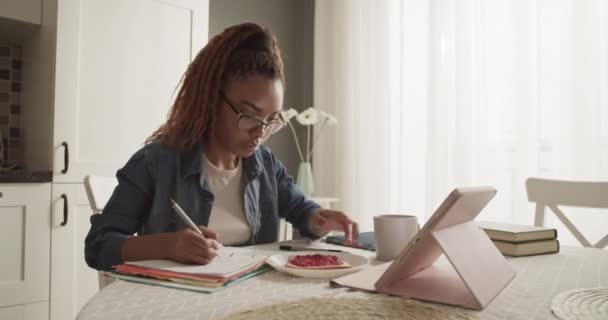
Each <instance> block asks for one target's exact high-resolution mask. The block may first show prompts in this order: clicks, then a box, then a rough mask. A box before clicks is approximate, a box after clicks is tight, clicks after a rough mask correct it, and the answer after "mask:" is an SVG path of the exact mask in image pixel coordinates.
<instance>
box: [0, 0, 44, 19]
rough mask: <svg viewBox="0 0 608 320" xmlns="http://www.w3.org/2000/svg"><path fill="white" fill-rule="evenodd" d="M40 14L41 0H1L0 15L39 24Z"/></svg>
mask: <svg viewBox="0 0 608 320" xmlns="http://www.w3.org/2000/svg"><path fill="white" fill-rule="evenodd" d="M41 16H42V1H41V0H2V1H0V17H3V18H9V19H13V20H18V21H23V22H29V23H34V24H40V17H41Z"/></svg>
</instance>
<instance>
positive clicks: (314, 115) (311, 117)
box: [296, 107, 319, 126]
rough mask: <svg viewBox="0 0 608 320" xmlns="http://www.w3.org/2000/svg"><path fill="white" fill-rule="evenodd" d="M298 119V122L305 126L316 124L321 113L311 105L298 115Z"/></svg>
mask: <svg viewBox="0 0 608 320" xmlns="http://www.w3.org/2000/svg"><path fill="white" fill-rule="evenodd" d="M296 120H298V122H299V123H300V124H301V125H304V126H310V125H314V124H315V123H317V121H319V113H318V112H317V110H315V109H314V108H312V107H311V108H308V109H306V110H304V111H302V113H300V114H299V115H297V116H296Z"/></svg>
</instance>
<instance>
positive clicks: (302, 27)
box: [209, 0, 315, 175]
mask: <svg viewBox="0 0 608 320" xmlns="http://www.w3.org/2000/svg"><path fill="white" fill-rule="evenodd" d="M314 5H315V2H314V0H211V1H210V4H209V38H210V39H211V38H212V37H213V36H214V35H216V34H218V33H220V32H222V31H223V30H224V29H225V28H227V27H229V26H231V25H235V24H239V23H244V22H253V23H257V24H259V25H261V26H263V27H266V28H268V29H270V31H272V32H273V33H274V34H275V35H276V37H277V40H278V42H279V46H280V48H281V52H282V55H283V60H284V63H285V78H286V82H287V91H286V92H285V102H284V107H285V108H290V107H296V108H297V109H299V110H303V109H304V108H305V107H308V106H311V105H312V101H313V83H312V81H313V73H312V70H313V42H314ZM266 144H267V145H268V146H269V147H270V148H271V149H272V150H273V152H274V153H275V154H276V155H277V157H278V158H279V159H280V160H281V161H282V162H283V163H284V164H285V165H286V166H287V170H288V172H289V173H290V174H292V175H294V174H295V173H296V172H297V165H298V162H299V159H298V155H297V150H296V147H295V145H294V142H293V137H292V135H291V132H290V131H289V130H288V129H283V131H282V132H280V133H278V134H277V135H276V136H273V137H272V138H270V139H269V141H268V142H267V143H266Z"/></svg>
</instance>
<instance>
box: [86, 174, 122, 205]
mask: <svg viewBox="0 0 608 320" xmlns="http://www.w3.org/2000/svg"><path fill="white" fill-rule="evenodd" d="M117 185H118V181H117V180H116V178H114V177H103V176H94V175H88V176H86V177H84V188H85V190H86V191H87V197H88V198H89V205H90V206H91V210H93V212H94V213H101V211H103V207H104V206H105V205H106V203H108V200H110V197H111V196H112V192H114V189H115V188H116V186H117Z"/></svg>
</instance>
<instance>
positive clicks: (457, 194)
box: [375, 187, 496, 289]
mask: <svg viewBox="0 0 608 320" xmlns="http://www.w3.org/2000/svg"><path fill="white" fill-rule="evenodd" d="M494 195H496V189H494V188H493V187H474V188H456V189H454V190H453V191H452V192H451V193H450V194H449V195H448V196H447V198H446V199H445V200H444V201H443V203H442V204H441V205H440V206H439V208H438V209H437V210H436V211H435V213H434V214H433V215H432V216H431V218H430V219H429V220H428V221H427V222H426V223H425V225H424V226H423V227H422V229H420V231H419V232H418V233H417V234H416V236H415V237H414V238H413V239H412V241H410V243H409V244H408V245H407V246H406V247H405V248H404V249H403V251H402V252H401V254H400V255H399V256H398V257H397V258H396V259H395V260H394V261H393V263H392V264H391V265H390V266H389V267H388V269H387V270H386V272H384V273H383V274H382V276H381V277H380V278H379V279H378V281H377V282H376V284H375V286H376V288H378V289H381V288H388V287H390V286H391V284H394V283H396V282H398V281H400V280H402V279H406V278H409V277H410V276H412V275H414V274H416V273H417V272H419V271H420V270H423V269H425V268H427V267H429V266H431V265H432V264H433V263H434V262H435V261H436V260H437V259H438V258H439V257H440V256H441V254H442V252H443V251H442V249H441V247H440V246H439V245H438V244H437V242H436V240H435V238H434V237H433V234H432V233H433V232H436V231H439V230H442V229H444V228H448V227H451V226H455V225H458V224H462V223H465V222H468V221H471V220H473V219H474V218H475V217H476V216H477V215H478V214H479V213H480V212H481V210H483V208H484V207H485V206H486V205H487V204H488V202H490V200H492V198H493V197H494ZM463 245H465V246H466V245H467V243H463Z"/></svg>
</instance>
